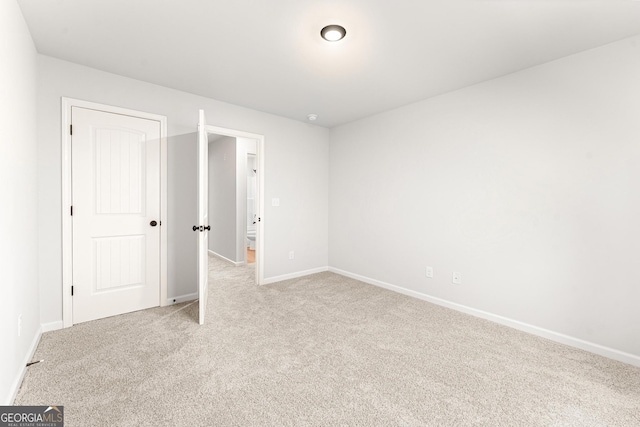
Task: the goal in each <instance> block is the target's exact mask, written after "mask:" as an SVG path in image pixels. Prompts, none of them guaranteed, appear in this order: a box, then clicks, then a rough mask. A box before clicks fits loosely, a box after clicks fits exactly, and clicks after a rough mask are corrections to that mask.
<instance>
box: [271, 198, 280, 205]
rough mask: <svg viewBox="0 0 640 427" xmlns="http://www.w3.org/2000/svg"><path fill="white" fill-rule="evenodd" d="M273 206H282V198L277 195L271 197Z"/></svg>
mask: <svg viewBox="0 0 640 427" xmlns="http://www.w3.org/2000/svg"><path fill="white" fill-rule="evenodd" d="M271 206H280V199H279V198H277V197H274V198H273V199H271Z"/></svg>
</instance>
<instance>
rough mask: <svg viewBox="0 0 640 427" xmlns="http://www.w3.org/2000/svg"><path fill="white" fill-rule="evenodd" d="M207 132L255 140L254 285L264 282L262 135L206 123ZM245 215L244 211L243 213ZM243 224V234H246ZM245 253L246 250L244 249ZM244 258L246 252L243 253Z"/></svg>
mask: <svg viewBox="0 0 640 427" xmlns="http://www.w3.org/2000/svg"><path fill="white" fill-rule="evenodd" d="M204 128H205V131H206V132H207V134H210V133H213V134H217V135H224V136H230V137H232V138H249V139H255V140H256V165H257V167H258V173H257V174H256V178H257V182H256V195H257V196H258V203H257V212H258V222H257V224H256V225H257V227H256V249H257V250H256V266H255V268H256V274H255V276H256V285H262V284H264V135H260V134H257V133H250V132H245V131H241V130H235V129H228V128H223V127H219V126H212V125H206V126H205V127H204ZM244 216H245V217H246V213H245V215H244ZM246 228H247V227H246V226H245V234H246ZM245 253H246V251H245ZM245 260H246V254H245Z"/></svg>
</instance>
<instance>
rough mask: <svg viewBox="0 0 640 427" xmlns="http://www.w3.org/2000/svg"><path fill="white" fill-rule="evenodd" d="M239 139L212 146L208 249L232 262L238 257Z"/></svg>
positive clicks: (224, 139) (227, 140)
mask: <svg viewBox="0 0 640 427" xmlns="http://www.w3.org/2000/svg"><path fill="white" fill-rule="evenodd" d="M236 156H237V154H236V138H231V137H228V136H225V137H222V138H219V139H216V140H215V141H213V142H210V143H209V225H210V226H211V231H209V249H210V250H212V251H213V252H215V253H216V254H218V255H220V256H223V257H225V258H227V259H229V260H231V261H240V260H239V259H238V258H237V238H236V234H237V233H236V228H237V225H236V205H237V188H236V167H237V166H236V163H237V161H236Z"/></svg>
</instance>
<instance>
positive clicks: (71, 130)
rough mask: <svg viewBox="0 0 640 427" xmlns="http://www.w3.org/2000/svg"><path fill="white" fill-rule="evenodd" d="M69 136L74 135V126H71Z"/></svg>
mask: <svg viewBox="0 0 640 427" xmlns="http://www.w3.org/2000/svg"><path fill="white" fill-rule="evenodd" d="M69 135H73V125H69Z"/></svg>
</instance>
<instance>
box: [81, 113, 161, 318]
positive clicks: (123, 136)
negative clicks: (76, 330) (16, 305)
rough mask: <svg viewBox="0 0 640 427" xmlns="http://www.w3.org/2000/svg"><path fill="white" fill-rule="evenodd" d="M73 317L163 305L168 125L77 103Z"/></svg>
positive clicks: (99, 316) (101, 316)
mask: <svg viewBox="0 0 640 427" xmlns="http://www.w3.org/2000/svg"><path fill="white" fill-rule="evenodd" d="M71 122H72V136H71V152H72V161H71V164H72V200H73V208H72V209H73V213H72V222H73V226H72V230H73V231H72V232H73V288H72V289H73V323H80V322H86V321H89V320H94V319H100V318H103V317H108V316H114V315H117V314H122V313H128V312H131V311H136V310H141V309H145V308H150V307H155V306H158V305H159V304H160V225H161V224H160V129H161V127H160V123H159V122H158V121H155V120H149V119H143V118H139V117H132V116H127V115H122V114H115V113H108V112H104V111H98V110H91V109H86V108H78V107H73V108H72V109H71Z"/></svg>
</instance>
